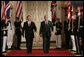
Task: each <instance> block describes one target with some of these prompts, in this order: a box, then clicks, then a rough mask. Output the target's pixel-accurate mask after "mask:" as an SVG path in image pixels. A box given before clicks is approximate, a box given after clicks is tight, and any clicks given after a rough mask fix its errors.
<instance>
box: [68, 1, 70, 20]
mask: <svg viewBox="0 0 84 57" xmlns="http://www.w3.org/2000/svg"><path fill="white" fill-rule="evenodd" d="M68 19H69V21H71V2H70V1H69V2H68Z"/></svg>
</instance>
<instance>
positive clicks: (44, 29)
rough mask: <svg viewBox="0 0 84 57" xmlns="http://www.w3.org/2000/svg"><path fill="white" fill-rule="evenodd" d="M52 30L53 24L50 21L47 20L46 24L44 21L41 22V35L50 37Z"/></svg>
mask: <svg viewBox="0 0 84 57" xmlns="http://www.w3.org/2000/svg"><path fill="white" fill-rule="evenodd" d="M52 31H53V24H52V22H51V21H48V25H47V26H46V25H45V21H43V22H41V26H40V32H39V34H42V35H43V36H46V35H49V37H51V32H52Z"/></svg>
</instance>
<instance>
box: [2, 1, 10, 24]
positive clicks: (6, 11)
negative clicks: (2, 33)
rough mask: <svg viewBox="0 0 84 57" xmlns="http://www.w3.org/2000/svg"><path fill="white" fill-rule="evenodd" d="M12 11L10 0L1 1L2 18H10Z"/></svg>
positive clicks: (6, 19)
mask: <svg viewBox="0 0 84 57" xmlns="http://www.w3.org/2000/svg"><path fill="white" fill-rule="evenodd" d="M10 17H11V12H10V3H9V1H1V19H5V22H6V23H7V21H8V20H9V19H10Z"/></svg>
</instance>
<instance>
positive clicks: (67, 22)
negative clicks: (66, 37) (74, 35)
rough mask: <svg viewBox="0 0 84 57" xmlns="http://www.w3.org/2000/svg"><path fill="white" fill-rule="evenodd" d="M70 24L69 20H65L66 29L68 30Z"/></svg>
mask: <svg viewBox="0 0 84 57" xmlns="http://www.w3.org/2000/svg"><path fill="white" fill-rule="evenodd" d="M68 24H69V20H67V21H66V20H65V21H64V31H68Z"/></svg>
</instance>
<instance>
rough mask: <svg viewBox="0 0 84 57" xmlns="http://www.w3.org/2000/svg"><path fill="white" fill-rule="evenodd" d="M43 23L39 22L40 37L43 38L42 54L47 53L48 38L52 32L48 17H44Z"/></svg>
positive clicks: (48, 46)
mask: <svg viewBox="0 0 84 57" xmlns="http://www.w3.org/2000/svg"><path fill="white" fill-rule="evenodd" d="M44 19H45V21H43V22H41V26H40V33H39V34H40V37H43V50H44V53H49V48H50V38H51V34H52V31H53V25H52V22H51V21H49V20H48V17H47V16H46V15H45V16H44Z"/></svg>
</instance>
